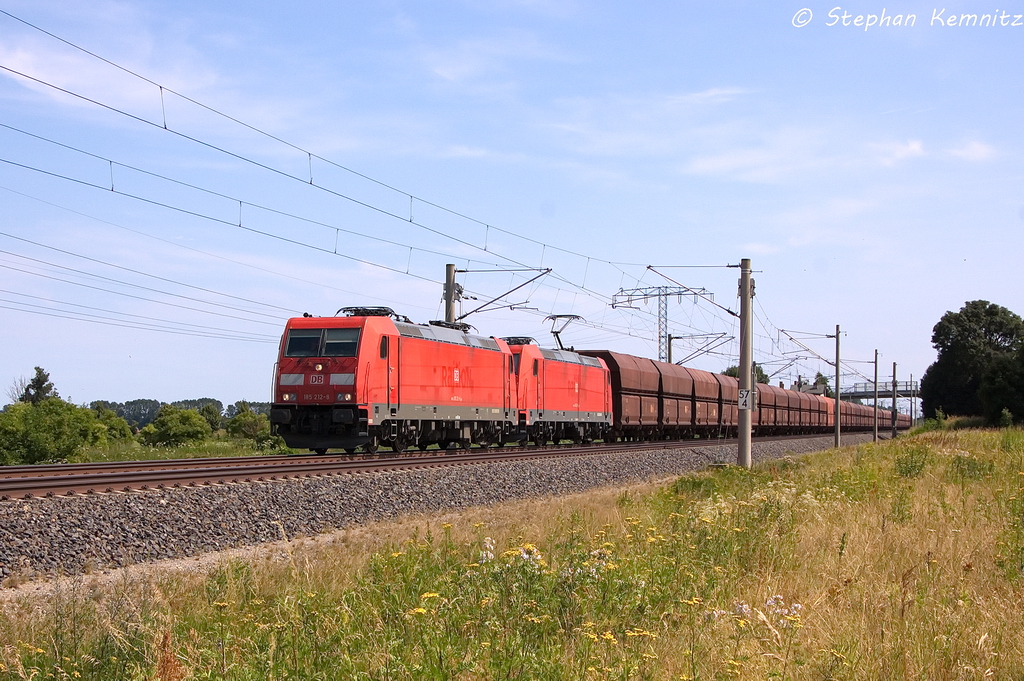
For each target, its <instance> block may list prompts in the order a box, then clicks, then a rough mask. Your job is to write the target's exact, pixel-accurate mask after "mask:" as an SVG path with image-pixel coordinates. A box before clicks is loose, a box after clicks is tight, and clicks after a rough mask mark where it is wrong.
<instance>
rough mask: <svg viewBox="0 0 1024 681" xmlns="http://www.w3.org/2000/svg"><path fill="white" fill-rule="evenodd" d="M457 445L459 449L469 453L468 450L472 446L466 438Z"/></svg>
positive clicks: (470, 441) (471, 442)
mask: <svg viewBox="0 0 1024 681" xmlns="http://www.w3.org/2000/svg"><path fill="white" fill-rule="evenodd" d="M457 444H458V446H459V449H461V450H463V451H469V449H470V448H471V447H472V446H473V441H472V440H470V439H468V438H467V439H463V440H459V441H458V443H457Z"/></svg>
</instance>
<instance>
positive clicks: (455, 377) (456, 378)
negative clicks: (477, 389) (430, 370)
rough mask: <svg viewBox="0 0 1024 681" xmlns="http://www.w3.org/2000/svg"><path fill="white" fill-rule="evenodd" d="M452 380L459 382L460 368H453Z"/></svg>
mask: <svg viewBox="0 0 1024 681" xmlns="http://www.w3.org/2000/svg"><path fill="white" fill-rule="evenodd" d="M452 380H453V381H455V382H456V383H458V382H459V370H458V369H452Z"/></svg>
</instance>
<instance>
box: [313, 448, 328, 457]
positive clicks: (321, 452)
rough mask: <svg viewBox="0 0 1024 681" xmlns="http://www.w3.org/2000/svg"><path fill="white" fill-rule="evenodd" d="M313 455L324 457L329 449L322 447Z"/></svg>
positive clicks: (315, 450) (314, 451)
mask: <svg viewBox="0 0 1024 681" xmlns="http://www.w3.org/2000/svg"><path fill="white" fill-rule="evenodd" d="M313 453H314V454H319V455H320V456H323V455H324V454H326V453H327V448H326V447H320V448H319V449H314V450H313Z"/></svg>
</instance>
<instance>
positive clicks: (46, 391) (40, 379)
mask: <svg viewBox="0 0 1024 681" xmlns="http://www.w3.org/2000/svg"><path fill="white" fill-rule="evenodd" d="M49 397H60V395H58V394H57V390H56V389H55V388H54V387H53V383H50V374H48V373H46V372H45V371H43V368H42V367H36V375H35V376H33V377H32V380H31V381H29V382H28V385H27V386H25V392H23V393H22V394H21V397H19V398H18V400H19V401H20V402H28V403H30V404H39V403H40V402H42V401H43V400H45V399H47V398H49Z"/></svg>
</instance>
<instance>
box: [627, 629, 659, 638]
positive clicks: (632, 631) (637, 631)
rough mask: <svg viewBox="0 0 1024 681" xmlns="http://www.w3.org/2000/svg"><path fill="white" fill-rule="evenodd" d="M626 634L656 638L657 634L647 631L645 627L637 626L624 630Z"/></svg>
mask: <svg viewBox="0 0 1024 681" xmlns="http://www.w3.org/2000/svg"><path fill="white" fill-rule="evenodd" d="M626 636H630V637H636V636H641V637H642V636H646V637H648V638H658V635H657V634H655V633H654V632H652V631H647V630H646V629H641V628H640V627H637V628H635V629H629V630H627V631H626Z"/></svg>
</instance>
